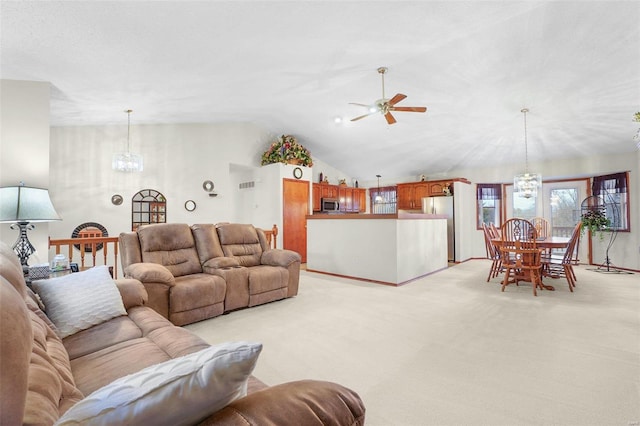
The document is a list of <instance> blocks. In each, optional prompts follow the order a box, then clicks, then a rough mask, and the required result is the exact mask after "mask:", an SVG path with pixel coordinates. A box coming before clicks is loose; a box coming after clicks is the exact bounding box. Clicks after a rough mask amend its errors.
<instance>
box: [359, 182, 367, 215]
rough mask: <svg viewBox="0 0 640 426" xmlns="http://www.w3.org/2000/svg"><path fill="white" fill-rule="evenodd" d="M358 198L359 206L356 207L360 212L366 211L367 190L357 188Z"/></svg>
mask: <svg viewBox="0 0 640 426" xmlns="http://www.w3.org/2000/svg"><path fill="white" fill-rule="evenodd" d="M358 198H359V203H360V207H359V208H358V211H359V212H360V213H366V211H367V190H366V189H364V188H363V189H358Z"/></svg>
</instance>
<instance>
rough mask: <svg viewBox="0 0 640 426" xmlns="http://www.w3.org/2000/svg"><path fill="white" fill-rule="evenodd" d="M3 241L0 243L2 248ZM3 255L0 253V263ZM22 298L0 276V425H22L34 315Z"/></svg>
mask: <svg viewBox="0 0 640 426" xmlns="http://www.w3.org/2000/svg"><path fill="white" fill-rule="evenodd" d="M3 244H4V243H1V242H0V248H2V247H3ZM4 257H5V256H4V255H0V262H1V261H2V260H3V258H4ZM5 260H6V259H5ZM2 271H3V272H4V265H3V268H2ZM23 300H24V296H23V295H21V294H20V293H19V292H18V290H17V289H16V288H15V287H14V286H13V285H12V284H11V283H9V281H7V280H6V279H4V277H3V276H0V303H1V305H0V306H1V309H0V330H1V332H0V336H1V337H2V343H0V393H1V394H2V396H1V397H0V425H19V424H22V415H23V414H24V407H25V395H26V393H27V386H28V372H29V357H30V356H31V341H32V340H33V339H32V330H31V318H30V317H29V312H28V311H27V308H26V306H25V305H24V303H23ZM6 324H10V326H8V327H7V326H6ZM5 389H6V391H5Z"/></svg>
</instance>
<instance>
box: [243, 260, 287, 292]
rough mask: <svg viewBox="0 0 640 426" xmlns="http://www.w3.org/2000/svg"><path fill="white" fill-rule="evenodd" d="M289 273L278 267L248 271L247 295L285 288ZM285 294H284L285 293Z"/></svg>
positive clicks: (261, 267)
mask: <svg viewBox="0 0 640 426" xmlns="http://www.w3.org/2000/svg"><path fill="white" fill-rule="evenodd" d="M288 281H289V271H288V270H287V269H285V268H282V267H280V266H256V267H254V268H251V269H250V270H249V294H252V295H253V294H259V293H265V292H267V291H271V290H276V289H279V288H284V287H287V283H288ZM285 294H286V293H285Z"/></svg>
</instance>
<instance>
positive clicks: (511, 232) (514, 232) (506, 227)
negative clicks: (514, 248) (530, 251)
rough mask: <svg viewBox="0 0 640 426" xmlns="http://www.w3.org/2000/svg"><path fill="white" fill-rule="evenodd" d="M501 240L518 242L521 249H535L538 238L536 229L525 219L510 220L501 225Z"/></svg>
mask: <svg viewBox="0 0 640 426" xmlns="http://www.w3.org/2000/svg"><path fill="white" fill-rule="evenodd" d="M500 234H501V236H502V237H501V239H502V240H503V241H520V242H521V243H522V244H523V245H522V247H523V248H535V242H536V238H537V236H538V234H537V232H536V228H535V227H534V226H533V224H532V223H531V222H529V221H528V220H526V219H521V218H512V219H509V220H507V221H506V222H505V223H504V224H502V229H501V232H500Z"/></svg>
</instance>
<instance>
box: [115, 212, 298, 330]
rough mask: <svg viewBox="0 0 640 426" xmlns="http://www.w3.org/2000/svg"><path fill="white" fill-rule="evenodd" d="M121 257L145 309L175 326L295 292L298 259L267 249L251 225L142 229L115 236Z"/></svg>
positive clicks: (291, 253) (173, 225) (262, 236)
mask: <svg viewBox="0 0 640 426" xmlns="http://www.w3.org/2000/svg"><path fill="white" fill-rule="evenodd" d="M120 256H121V262H122V268H123V270H124V274H125V277H127V278H135V279H137V280H139V281H140V282H142V284H143V285H144V286H145V288H146V290H147V293H148V294H149V302H148V306H149V307H151V308H153V309H155V310H156V311H157V312H159V313H160V314H161V315H162V316H164V317H165V318H167V319H168V320H169V321H171V322H172V323H174V324H175V325H185V324H190V323H193V322H196V321H201V320H204V319H207V318H212V317H215V316H217V315H220V314H222V313H224V312H229V311H233V310H235V309H240V308H246V307H250V306H256V305H260V304H263V303H267V302H271V301H274V300H279V299H284V298H287V297H293V296H295V295H296V294H298V282H299V279H300V255H299V254H298V253H296V252H294V251H291V250H282V249H271V248H270V247H269V245H268V244H267V239H266V236H265V234H264V232H263V231H262V230H261V229H257V228H255V227H254V226H253V225H248V224H239V223H221V224H217V225H214V224H201V225H192V226H189V225H187V224H183V223H162V224H153V225H145V226H142V227H140V228H139V229H138V230H137V231H136V232H123V233H121V234H120Z"/></svg>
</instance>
